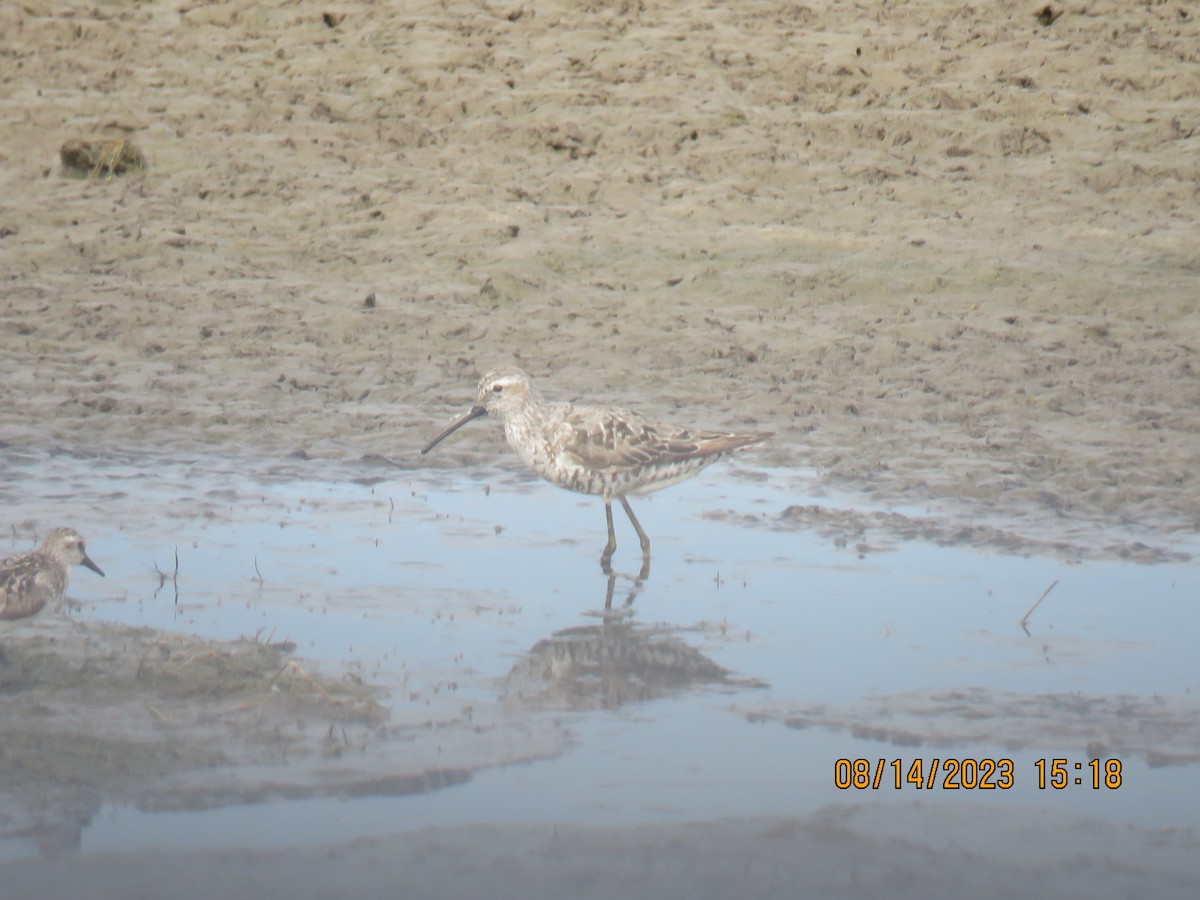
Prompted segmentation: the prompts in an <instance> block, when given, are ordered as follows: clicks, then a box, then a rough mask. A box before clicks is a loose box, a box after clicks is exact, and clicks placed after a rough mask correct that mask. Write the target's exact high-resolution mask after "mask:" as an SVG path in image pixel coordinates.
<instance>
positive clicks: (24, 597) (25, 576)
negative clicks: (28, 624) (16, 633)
mask: <svg viewBox="0 0 1200 900" xmlns="http://www.w3.org/2000/svg"><path fill="white" fill-rule="evenodd" d="M39 571H40V570H39V567H38V565H37V564H36V561H35V560H32V559H30V557H29V556H25V555H22V556H19V557H14V558H13V559H11V560H8V562H7V564H6V565H5V566H4V568H3V569H0V621H6V620H12V619H24V618H27V617H29V616H32V615H36V614H37V613H39V612H41V610H42V607H44V606H45V605H46V603H47V602H48V601H49V599H50V592H49V591H47V590H45V589H43V586H42V585H41V584H39V583H38V577H37V576H38V572H39Z"/></svg>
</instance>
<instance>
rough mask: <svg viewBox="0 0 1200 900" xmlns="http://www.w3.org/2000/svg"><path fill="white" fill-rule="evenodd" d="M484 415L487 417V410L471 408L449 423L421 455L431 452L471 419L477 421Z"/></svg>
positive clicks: (425, 447)
mask: <svg viewBox="0 0 1200 900" xmlns="http://www.w3.org/2000/svg"><path fill="white" fill-rule="evenodd" d="M486 415H487V409H486V408H485V407H482V406H472V407H471V408H470V409H469V410H467V411H466V413H464V414H463V415H461V416H459V417H458V418H457V419H455V420H454V421H453V422H451V423H450V427H449V428H447V429H446V430H445V431H443V432H442V433H441V434H439V435H438V436H437V437H435V438H434V439H433V440H432V441H430V442H429V443H428V444H426V445H425V446H424V447H423V448H422V450H421V455H422V456H424V455H425V454H426V453H428V452H429V451H430V450H432V449H433V448H434V447H436V446H437V445H438V444H440V443H441V442H442V441H444V440H445V439H446V438H448V437H450V435H452V434H454V432H456V431H458V429H460V428H462V427H463V426H464V425H466V424H467V423H468V422H470V421H471V420H472V419H478V418H479V417H480V416H486Z"/></svg>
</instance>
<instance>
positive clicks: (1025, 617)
mask: <svg viewBox="0 0 1200 900" xmlns="http://www.w3.org/2000/svg"><path fill="white" fill-rule="evenodd" d="M1056 584H1058V579H1057V578H1055V579H1054V581H1052V582H1050V587H1048V588H1046V589H1045V590H1044V591H1042V596H1040V597H1038V598H1037V600H1036V601H1035V602H1034V604H1033V606H1031V607H1029V611H1028V612H1026V613H1025V615H1023V616H1021V629H1022V630H1023V631H1024V632H1025V633H1026V634H1029V629H1028V628H1027V627H1026V626H1027V625H1028V624H1029V617H1030V616H1032V615H1033V611H1034V610H1035V609H1037V608H1038V607H1039V606H1041V605H1042V601H1043V600H1045V599H1046V595H1047V594H1049V593H1050V592H1051V591H1052V590H1054V586H1055V585H1056Z"/></svg>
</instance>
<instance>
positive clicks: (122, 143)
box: [58, 138, 147, 178]
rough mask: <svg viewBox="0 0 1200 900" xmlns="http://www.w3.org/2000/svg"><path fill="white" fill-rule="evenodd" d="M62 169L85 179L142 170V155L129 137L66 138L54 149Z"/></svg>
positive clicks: (144, 167)
mask: <svg viewBox="0 0 1200 900" xmlns="http://www.w3.org/2000/svg"><path fill="white" fill-rule="evenodd" d="M58 156H59V159H61V160H62V164H63V168H64V169H66V170H67V171H68V172H72V173H74V174H76V175H81V176H85V177H89V178H101V177H104V178H111V177H113V176H115V175H125V174H128V173H130V172H142V171H144V170H145V169H146V168H147V166H146V157H145V156H143V155H142V151H141V150H139V149H138V147H137V144H135V143H134V142H133V141H131V140H130V139H129V138H116V139H114V140H111V141H103V142H99V141H83V140H70V141H67V142H66V143H65V144H63V145H62V148H61V149H60V150H59V151H58Z"/></svg>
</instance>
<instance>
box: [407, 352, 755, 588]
mask: <svg viewBox="0 0 1200 900" xmlns="http://www.w3.org/2000/svg"><path fill="white" fill-rule="evenodd" d="M488 414H491V415H494V416H498V417H499V418H501V419H503V420H504V434H505V436H506V437H507V438H508V443H509V445H510V446H511V447H512V448H513V449H514V450H516V451H517V453H518V454H519V455H520V457H521V459H523V460H524V461H525V464H526V465H528V466H529V467H530V468H531V469H533V471H535V472H537V474H539V475H541V476H542V477H543V478H545V479H546V480H547V481H549V482H551V483H552V484H556V485H558V486H559V487H561V488H566V489H567V490H569V491H577V492H579V493H581V494H594V495H596V496H598V497H599V498H600V499H601V500H603V501H604V516H605V519H606V522H607V525H608V543H607V544H605V546H604V553H603V554H602V555H601V557H600V565H601V566H602V567H603V568H604V569H605V571H608V569H609V565H610V561H611V560H612V555H613V551H614V550H616V548H617V538H616V533H615V532H614V531H613V518H612V501H613V500H614V499H615V500H619V501H620V503H621V506H623V507H624V508H625V513H626V515H628V516H629V521H630V523H631V524H632V525H633V529H634V531H636V532H637V536H638V540H639V541H640V542H641V545H642V561H643V569H642V571H643V575H645V574H648V573H649V566H650V539H649V538H648V537H647V536H646V532H645V531H643V530H642V526H641V523H640V522H638V520H637V516H635V515H634V514H633V509H632V507H630V505H629V501H628V500H626V499H625V496H626V495H627V494H648V493H650V492H651V491H657V490H659V489H661V488H665V487H668V486H669V485H672V484H678V483H679V482H680V481H683V480H684V479H686V478H690V477H691V476H692V475H695V474H696V473H697V472H699V471H700V470H701V469H703V468H704V467H705V466H709V465H712V464H713V463H715V462H716V461H717V460H719V459H724V458H725V457H726V456H729V455H730V454H731V453H734V452H735V451H737V450H741V449H742V448H743V447H749V446H751V445H753V444H758V443H761V442H762V441H765V440H766V439H767V438H769V437H771V436H772V435H771V434H770V433H769V432H732V431H702V430H699V429H695V428H689V427H685V426H682V425H671V424H668V423H666V422H658V421H655V420H653V419H648V418H646V417H645V416H641V415H638V414H637V413H634V412H630V411H629V410H627V409H620V408H618V407H611V406H583V405H579V404H574V403H551V402H548V401H546V400H545V399H543V398H542V395H541V392H540V391H538V389H537V388H536V387H534V385H533V379H531V378H530V377H529V375H528V374H526V373H525V372H523V371H521V370H520V369H517V368H512V367H508V368H503V369H496V370H494V371H492V372H488V373H487V374H486V375H484V376H483V378H481V379H480V381H479V389H478V392H477V395H476V401H475V405H474V406H472V407H471V408H470V409H469V410H467V411H466V412H465V413H464V414H463V415H461V416H459V417H458V418H457V419H455V420H454V421H453V422H451V423H450V425H449V426H448V427H447V428H446V429H445V430H444V431H442V433H441V434H439V435H438V436H437V437H435V438H434V439H433V440H432V441H430V442H429V443H428V444H426V445H425V447H424V449H422V450H421V453H422V454H425V453H428V452H429V451H430V450H432V449H433V448H434V447H436V446H437V445H438V444H439V443H441V441H442V440H443V439H445V438H446V437H448V436H449V435H451V434H452V433H454V432H455V431H457V430H458V429H459V428H461V427H462V426H463V425H466V424H467V423H468V422H470V421H471V420H472V419H477V418H479V417H480V416H486V415H488Z"/></svg>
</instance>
